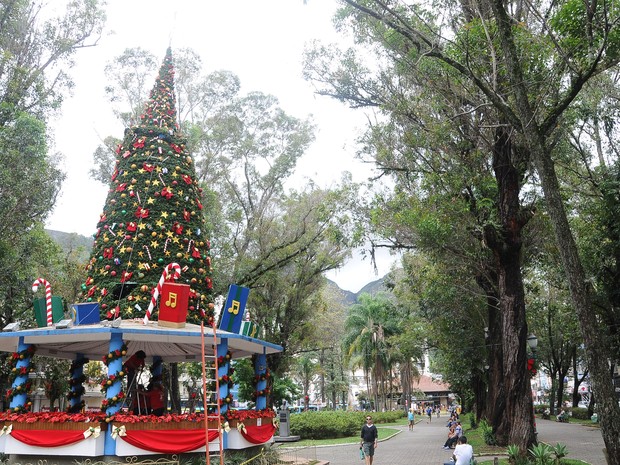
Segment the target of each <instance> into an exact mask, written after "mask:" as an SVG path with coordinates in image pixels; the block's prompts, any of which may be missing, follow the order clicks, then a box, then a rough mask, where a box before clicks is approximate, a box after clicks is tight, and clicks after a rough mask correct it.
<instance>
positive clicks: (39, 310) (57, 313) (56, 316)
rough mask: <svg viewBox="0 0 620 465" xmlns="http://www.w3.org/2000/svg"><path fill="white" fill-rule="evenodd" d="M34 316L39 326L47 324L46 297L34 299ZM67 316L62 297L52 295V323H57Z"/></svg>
mask: <svg viewBox="0 0 620 465" xmlns="http://www.w3.org/2000/svg"><path fill="white" fill-rule="evenodd" d="M33 304H34V317H35V319H36V320H37V327H39V328H45V327H46V326H47V305H46V303H45V297H41V298H40V299H34V302H33ZM64 316H65V306H64V303H63V301H62V297H56V296H52V323H57V322H59V321H60V320H62V319H63V318H64Z"/></svg>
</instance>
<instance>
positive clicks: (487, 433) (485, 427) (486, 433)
mask: <svg viewBox="0 0 620 465" xmlns="http://www.w3.org/2000/svg"><path fill="white" fill-rule="evenodd" d="M480 429H481V430H482V438H483V439H484V443H485V444H486V445H488V446H496V445H497V440H496V439H495V433H494V432H493V427H492V426H491V425H489V423H488V422H487V421H486V420H482V421H481V422H480Z"/></svg>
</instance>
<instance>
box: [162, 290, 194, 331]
mask: <svg viewBox="0 0 620 465" xmlns="http://www.w3.org/2000/svg"><path fill="white" fill-rule="evenodd" d="M188 302H189V286H188V285H187V284H177V283H168V282H165V283H164V284H163V286H162V288H161V296H160V298H159V318H158V321H159V323H158V324H159V326H167V327H170V328H183V327H184V326H185V321H186V320H187V305H188Z"/></svg>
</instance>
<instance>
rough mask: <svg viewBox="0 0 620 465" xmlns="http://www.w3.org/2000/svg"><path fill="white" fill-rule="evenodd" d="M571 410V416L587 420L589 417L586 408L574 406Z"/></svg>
mask: <svg viewBox="0 0 620 465" xmlns="http://www.w3.org/2000/svg"><path fill="white" fill-rule="evenodd" d="M571 412H572V414H573V418H576V419H578V420H589V419H590V417H589V416H588V409H587V408H579V407H575V408H573V409H571Z"/></svg>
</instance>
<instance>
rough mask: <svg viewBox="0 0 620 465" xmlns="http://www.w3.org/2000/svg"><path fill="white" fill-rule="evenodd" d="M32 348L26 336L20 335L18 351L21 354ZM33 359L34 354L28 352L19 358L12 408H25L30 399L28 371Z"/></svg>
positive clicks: (13, 386)
mask: <svg viewBox="0 0 620 465" xmlns="http://www.w3.org/2000/svg"><path fill="white" fill-rule="evenodd" d="M29 348H30V344H25V343H24V338H23V337H20V338H19V342H18V344H17V353H19V354H21V353H22V352H24V351H27V350H28V349H29ZM31 359H32V354H30V353H28V354H27V355H24V356H22V355H20V358H19V359H18V360H17V363H16V365H15V368H16V370H17V372H16V373H17V374H16V376H15V379H14V380H13V384H12V386H11V389H12V390H13V392H16V393H17V394H15V395H14V396H13V399H11V404H10V408H11V409H23V408H24V407H25V406H26V401H27V399H28V389H27V385H28V372H29V371H30V370H29V368H30V360H31ZM24 367H25V368H26V369H25V370H24V371H25V374H21V373H20V371H22V368H24ZM18 386H21V387H20V389H19V391H17V387H18Z"/></svg>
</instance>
